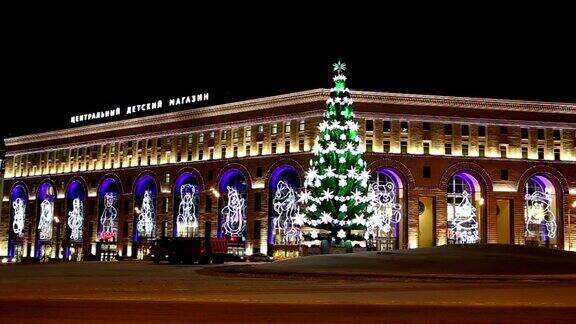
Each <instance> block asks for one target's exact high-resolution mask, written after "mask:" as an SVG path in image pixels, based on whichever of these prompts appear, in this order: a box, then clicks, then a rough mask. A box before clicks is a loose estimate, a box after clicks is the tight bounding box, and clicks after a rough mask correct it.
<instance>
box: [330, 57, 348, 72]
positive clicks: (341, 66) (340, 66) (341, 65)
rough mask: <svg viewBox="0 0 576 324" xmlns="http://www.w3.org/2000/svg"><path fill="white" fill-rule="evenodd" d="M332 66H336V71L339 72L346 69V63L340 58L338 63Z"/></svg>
mask: <svg viewBox="0 0 576 324" xmlns="http://www.w3.org/2000/svg"><path fill="white" fill-rule="evenodd" d="M332 67H333V68H334V71H336V72H338V74H342V72H344V71H346V63H342V62H340V60H338V63H334V64H332Z"/></svg>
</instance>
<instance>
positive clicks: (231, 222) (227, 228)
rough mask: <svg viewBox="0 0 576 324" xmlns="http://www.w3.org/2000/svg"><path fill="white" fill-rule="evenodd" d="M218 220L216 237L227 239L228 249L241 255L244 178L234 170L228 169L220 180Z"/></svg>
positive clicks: (244, 210)
mask: <svg viewBox="0 0 576 324" xmlns="http://www.w3.org/2000/svg"><path fill="white" fill-rule="evenodd" d="M219 190H220V202H219V205H220V208H219V209H220V219H219V222H218V236H219V237H227V238H228V239H229V247H231V248H232V249H235V250H236V252H237V253H240V254H243V253H244V249H245V247H246V223H247V215H246V207H247V197H246V196H247V190H248V186H247V183H246V177H245V176H244V174H243V173H242V172H241V171H239V170H236V169H230V170H228V171H226V173H224V175H223V176H222V178H221V179H220V185H219Z"/></svg>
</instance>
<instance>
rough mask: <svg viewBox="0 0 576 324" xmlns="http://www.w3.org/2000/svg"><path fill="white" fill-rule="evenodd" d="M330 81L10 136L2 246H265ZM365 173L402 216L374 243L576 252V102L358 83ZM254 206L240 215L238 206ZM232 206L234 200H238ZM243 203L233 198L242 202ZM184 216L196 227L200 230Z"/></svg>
mask: <svg viewBox="0 0 576 324" xmlns="http://www.w3.org/2000/svg"><path fill="white" fill-rule="evenodd" d="M328 94H329V90H325V89H318V90H311V91H304V92H298V93H292V94H288V95H281V96H274V97H267V98H261V99H255V100H249V101H242V102H236V103H230V104H223V105H216V106H209V107H204V108H196V109H190V110H186V111H180V112H172V113H166V114H161V115H155V116H147V117H140V118H134V119H128V120H123V121H119V122H111V123H104V124H98V125H90V126H83V127H77V128H72V129H66V130H60V131H53V132H48V133H42V134H33V135H26V136H20V137H14V138H9V139H7V140H6V161H5V162H6V164H5V180H4V189H3V191H2V192H3V204H2V210H1V219H0V229H1V233H2V235H1V237H0V251H2V252H0V254H5V255H8V256H16V257H39V258H70V259H90V258H96V259H101V260H104V259H109V258H110V257H111V256H112V255H115V254H118V255H120V256H123V257H142V256H143V255H144V254H145V253H146V251H147V248H148V247H149V244H150V242H151V240H152V239H153V238H157V237H163V236H203V235H207V234H208V233H209V234H210V235H211V236H222V235H223V234H222V233H223V227H225V226H226V220H227V219H228V218H229V217H237V216H240V217H241V218H242V217H245V218H242V219H244V220H245V224H244V226H243V228H242V233H240V235H239V238H238V241H237V242H233V244H232V245H233V246H234V247H235V248H237V249H238V251H239V252H240V253H246V254H251V253H256V252H262V253H272V251H273V250H274V248H275V247H277V246H280V245H281V244H282V243H281V242H280V241H279V240H278V238H277V237H276V235H275V233H274V228H273V226H272V221H271V220H272V219H273V218H274V214H275V213H276V212H277V211H276V210H275V208H274V204H273V199H274V197H275V195H276V193H277V189H278V188H279V187H278V184H279V182H283V183H289V184H290V185H291V186H292V187H293V188H294V189H295V190H296V191H297V190H299V189H300V187H301V186H302V184H303V180H304V173H305V171H306V169H307V167H308V165H309V160H310V158H311V156H312V153H311V152H310V150H311V149H312V147H313V145H314V141H315V138H316V136H317V135H318V133H319V131H318V124H319V122H320V121H321V120H322V114H323V112H324V110H325V102H326V99H327V98H328ZM351 96H352V98H353V99H354V100H355V111H356V117H357V120H358V122H359V124H360V130H359V134H360V136H361V138H362V139H363V145H365V150H366V152H365V153H364V158H365V160H366V161H367V163H368V169H369V170H370V171H371V173H372V181H374V182H378V183H382V184H387V185H388V187H387V188H389V190H390V191H391V196H390V197H392V199H393V203H394V206H395V207H394V210H395V212H397V213H400V215H401V220H400V222H398V224H395V225H394V226H395V229H394V230H393V231H391V233H392V234H390V235H387V236H386V237H378V235H376V236H377V237H375V238H374V239H375V240H376V241H377V244H378V246H379V248H381V249H385V248H402V249H405V248H416V247H427V246H434V245H443V244H453V243H456V244H457V243H503V244H531V245H541V246H548V247H550V248H557V249H564V250H576V225H574V224H573V223H574V219H572V217H573V216H574V214H575V213H576V209H574V208H573V207H572V206H573V204H574V201H576V105H574V104H557V103H543V102H523V101H510V100H494V99H475V98H459V97H442V96H428V95H404V94H392V93H382V92H360V91H352V92H351ZM240 203H241V204H245V205H246V209H245V215H235V214H234V213H233V211H234V209H233V208H232V207H233V205H234V204H240ZM231 206H232V207H231ZM237 210H240V209H237ZM190 224H194V225H193V226H191V225H190Z"/></svg>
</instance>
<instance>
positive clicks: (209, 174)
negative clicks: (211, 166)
mask: <svg viewBox="0 0 576 324" xmlns="http://www.w3.org/2000/svg"><path fill="white" fill-rule="evenodd" d="M212 179H214V171H212V170H208V180H212Z"/></svg>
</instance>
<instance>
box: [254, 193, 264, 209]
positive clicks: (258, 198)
mask: <svg viewBox="0 0 576 324" xmlns="http://www.w3.org/2000/svg"><path fill="white" fill-rule="evenodd" d="M261 210H262V193H261V192H257V193H255V194H254V211H261Z"/></svg>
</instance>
